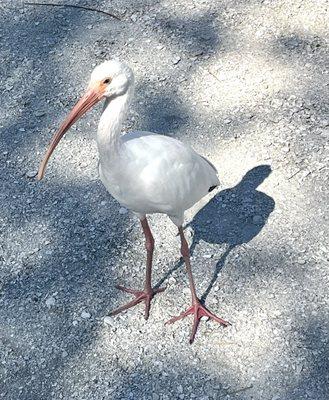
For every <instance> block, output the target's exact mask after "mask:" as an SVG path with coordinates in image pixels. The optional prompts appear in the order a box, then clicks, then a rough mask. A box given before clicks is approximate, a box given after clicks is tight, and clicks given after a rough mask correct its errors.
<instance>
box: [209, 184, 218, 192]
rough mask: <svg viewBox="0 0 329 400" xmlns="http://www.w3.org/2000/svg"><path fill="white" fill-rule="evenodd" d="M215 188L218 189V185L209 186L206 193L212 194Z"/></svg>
mask: <svg viewBox="0 0 329 400" xmlns="http://www.w3.org/2000/svg"><path fill="white" fill-rule="evenodd" d="M216 187H218V185H215V186H210V188H209V189H208V193H210V192H212V191H213V190H214V189H216Z"/></svg>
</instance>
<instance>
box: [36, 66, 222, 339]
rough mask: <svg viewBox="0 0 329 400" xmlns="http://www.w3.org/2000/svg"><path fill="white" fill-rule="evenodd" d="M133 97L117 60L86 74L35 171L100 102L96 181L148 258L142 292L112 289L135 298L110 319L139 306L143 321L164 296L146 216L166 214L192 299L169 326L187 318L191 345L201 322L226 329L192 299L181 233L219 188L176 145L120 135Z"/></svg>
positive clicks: (128, 75)
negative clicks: (137, 227) (155, 278)
mask: <svg viewBox="0 0 329 400" xmlns="http://www.w3.org/2000/svg"><path fill="white" fill-rule="evenodd" d="M133 92H134V74H133V72H132V70H131V69H130V68H129V67H128V66H127V65H125V64H123V63H121V62H119V61H116V60H110V61H105V62H103V63H102V64H100V65H98V66H97V67H96V68H95V69H94V71H93V72H92V74H91V78H90V82H89V85H88V89H87V91H86V93H85V94H84V96H83V97H82V98H81V99H80V100H79V101H78V103H77V104H76V105H75V106H74V108H73V109H72V111H71V112H70V113H69V115H68V116H67V117H66V119H65V120H64V122H63V123H62V125H61V126H60V128H59V130H58V131H57V132H56V133H55V135H54V137H53V138H52V141H51V143H50V145H49V148H48V150H47V153H46V155H45V157H44V159H43V161H42V163H41V165H40V168H39V173H38V179H39V180H40V179H42V178H43V176H44V173H45V168H46V165H47V163H48V160H49V158H50V156H51V154H52V152H53V151H54V149H55V147H56V146H57V144H58V143H59V141H60V139H61V138H62V137H63V135H64V134H65V132H66V131H67V130H68V129H69V128H70V127H71V126H72V125H73V124H74V123H75V122H76V121H77V120H78V119H79V118H80V117H81V116H82V115H84V114H85V113H86V112H87V111H88V110H89V109H90V108H91V107H92V106H94V105H95V104H96V103H98V102H99V101H101V100H102V99H104V100H105V104H104V110H103V113H102V116H101V118H100V122H99V126H98V131H97V145H98V151H99V157H100V163H99V175H100V178H101V180H102V182H103V184H104V186H105V187H106V189H107V190H108V192H109V193H110V194H111V195H112V196H113V197H114V198H115V199H116V200H117V201H118V202H119V203H121V204H122V205H123V206H125V207H127V208H128V209H130V210H131V211H133V212H134V213H136V214H137V216H138V218H139V219H140V222H141V225H142V229H143V232H144V235H145V247H146V252H147V261H146V277H145V284H144V289H143V290H135V289H130V288H125V287H123V286H117V288H118V289H120V290H122V291H124V292H127V293H130V294H132V295H134V296H135V298H134V299H133V300H131V301H130V302H129V303H127V304H125V305H123V306H121V307H119V308H118V309H116V310H114V311H113V312H112V313H111V315H116V314H118V313H120V312H121V311H123V310H126V309H128V308H130V307H133V306H135V305H136V304H138V303H141V302H144V303H145V319H147V318H148V316H149V311H150V303H151V300H152V298H153V296H154V295H155V294H156V293H158V292H162V291H163V290H164V289H163V288H152V284H151V273H152V258H153V249H154V239H153V236H152V232H151V230H150V227H149V224H148V221H147V217H146V216H147V215H148V214H153V213H163V214H167V215H168V216H169V218H170V219H171V220H172V222H173V223H174V224H175V225H176V226H177V227H178V232H179V235H180V240H181V254H182V256H183V259H184V261H185V265H186V269H187V274H188V279H189V284H190V290H191V296H192V305H191V306H190V307H189V308H188V309H187V310H186V311H184V312H183V313H182V314H180V315H179V316H177V317H174V318H172V319H170V320H169V321H168V323H173V322H175V321H177V320H179V319H181V318H184V317H186V316H187V315H189V314H192V315H193V318H194V320H193V327H192V332H191V336H190V343H192V342H193V340H194V338H195V334H196V331H197V328H198V325H199V322H200V318H201V317H202V316H206V317H208V318H210V319H212V320H214V321H217V322H219V323H220V324H222V325H224V326H227V325H228V322H226V321H224V320H223V319H221V318H219V317H217V316H216V315H215V314H213V313H212V312H210V311H209V310H208V309H207V308H206V307H205V306H204V304H202V303H201V302H200V300H199V298H198V297H197V294H196V289H195V285H194V279H193V275H192V270H191V265H190V256H189V247H188V243H187V241H186V239H185V236H184V232H183V228H182V224H183V220H184V212H185V210H187V209H188V208H190V207H191V206H193V204H195V203H196V202H197V201H199V200H200V199H201V198H202V197H204V196H205V195H206V194H207V193H208V192H209V191H211V190H212V189H214V188H215V187H216V186H218V185H219V180H218V177H217V171H216V168H215V167H214V166H213V165H212V164H211V163H210V162H209V161H208V160H206V159H205V158H204V157H202V156H201V155H199V154H198V153H196V152H195V151H194V150H193V149H192V148H191V147H189V146H188V145H186V144H184V143H182V142H180V141H179V140H176V139H173V138H171V137H167V136H163V135H159V134H155V133H151V132H142V131H138V132H130V133H126V134H124V135H121V127H122V123H123V121H124V119H125V117H126V114H127V111H128V106H129V103H130V101H131V99H132V97H133Z"/></svg>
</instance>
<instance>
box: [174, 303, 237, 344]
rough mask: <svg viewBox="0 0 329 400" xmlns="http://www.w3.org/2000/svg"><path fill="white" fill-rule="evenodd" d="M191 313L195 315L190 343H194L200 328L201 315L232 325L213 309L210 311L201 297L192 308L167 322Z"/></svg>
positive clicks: (225, 324)
mask: <svg viewBox="0 0 329 400" xmlns="http://www.w3.org/2000/svg"><path fill="white" fill-rule="evenodd" d="M190 314H193V315H194V320H193V326H192V333H191V336H190V344H192V343H193V341H194V338H195V334H196V331H197V329H198V326H199V323H200V319H201V317H208V318H210V319H212V320H214V321H216V322H218V323H220V324H222V325H224V326H228V325H231V324H230V323H229V322H227V321H224V320H223V319H222V318H219V317H217V316H216V315H215V314H213V313H212V312H211V311H209V310H208V309H207V308H206V307H205V306H204V305H202V304H201V303H200V300H199V299H197V300H196V301H195V303H194V304H193V305H192V306H191V307H190V308H188V309H187V310H186V311H184V312H183V313H181V314H180V315H179V316H178V317H173V318H171V319H170V320H169V321H167V322H166V324H173V323H174V322H176V321H178V320H180V319H183V318H185V317H187V316H188V315H190Z"/></svg>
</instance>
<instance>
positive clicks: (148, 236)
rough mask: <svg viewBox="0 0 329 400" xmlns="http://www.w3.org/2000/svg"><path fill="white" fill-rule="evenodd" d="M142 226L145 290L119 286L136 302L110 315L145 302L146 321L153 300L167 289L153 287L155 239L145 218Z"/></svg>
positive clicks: (132, 301)
mask: <svg viewBox="0 0 329 400" xmlns="http://www.w3.org/2000/svg"><path fill="white" fill-rule="evenodd" d="M141 225H142V229H143V232H144V236H145V247H146V254H147V256H146V275H145V284H144V290H135V289H129V288H125V287H123V286H121V285H117V286H116V287H117V289H119V290H122V291H123V292H126V293H130V294H133V295H134V296H135V299H134V300H131V301H130V302H129V303H127V304H124V305H123V306H121V307H119V308H117V309H115V310H114V311H112V312H111V313H110V315H117V314H119V313H120V312H121V311H124V310H127V309H128V308H131V307H133V306H135V305H136V304H139V303H141V302H142V301H144V302H145V314H144V316H145V319H148V317H149V314H150V305H151V300H152V298H153V297H154V295H155V294H156V293H160V292H163V291H164V290H165V288H157V289H153V288H152V285H151V276H152V261H153V250H154V238H153V236H152V232H151V229H150V227H149V224H148V222H147V219H146V218H144V219H143V220H141Z"/></svg>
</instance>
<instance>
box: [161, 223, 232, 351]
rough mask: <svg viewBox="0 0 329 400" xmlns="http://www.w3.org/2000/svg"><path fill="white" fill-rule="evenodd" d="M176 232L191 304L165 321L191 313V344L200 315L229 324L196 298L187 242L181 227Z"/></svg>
mask: <svg viewBox="0 0 329 400" xmlns="http://www.w3.org/2000/svg"><path fill="white" fill-rule="evenodd" d="M178 232H179V235H180V238H181V254H182V256H183V258H184V262H185V265H186V270H187V274H188V279H189V283H190V289H191V296H192V306H191V307H189V308H188V309H187V310H186V311H184V312H183V313H181V314H180V315H179V316H178V317H173V318H171V319H170V320H169V321H168V322H167V324H173V323H174V322H176V321H178V320H180V319H182V318H185V317H187V316H188V315H190V314H193V316H194V319H193V326H192V332H191V336H190V343H191V344H192V343H193V341H194V338H195V335H196V332H197V329H198V326H199V323H200V319H201V317H204V316H205V317H208V318H210V319H212V320H214V321H216V322H218V323H220V324H222V325H224V326H227V325H229V322H227V321H224V320H223V319H222V318H219V317H217V316H216V315H215V314H213V313H212V312H211V311H209V310H208V309H207V308H206V307H205V306H204V305H202V304H201V302H200V300H199V299H198V297H197V294H196V290H195V284H194V279H193V274H192V269H191V264H190V251H189V247H188V243H187V241H186V239H185V236H184V232H183V228H182V227H179V228H178Z"/></svg>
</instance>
